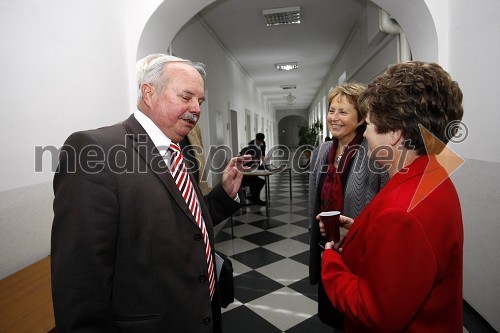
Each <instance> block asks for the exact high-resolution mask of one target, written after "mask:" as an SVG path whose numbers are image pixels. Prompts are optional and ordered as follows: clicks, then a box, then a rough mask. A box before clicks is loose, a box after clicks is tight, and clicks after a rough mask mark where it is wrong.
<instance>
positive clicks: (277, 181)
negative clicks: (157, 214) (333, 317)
mask: <svg viewBox="0 0 500 333" xmlns="http://www.w3.org/2000/svg"><path fill="white" fill-rule="evenodd" d="M269 181H270V193H271V199H270V209H269V218H267V217H266V208H265V206H248V207H245V208H243V209H242V211H241V212H240V213H237V214H236V215H235V216H234V218H233V221H234V222H233V225H234V228H233V233H234V238H233V239H231V224H230V222H229V221H228V222H227V223H226V225H225V226H224V229H222V230H221V231H220V232H219V233H218V235H217V237H216V249H217V250H218V251H220V252H222V253H224V254H225V255H227V256H229V257H230V259H231V261H232V263H233V268H234V284H235V286H234V288H235V291H234V293H235V302H234V303H233V304H231V305H229V306H228V307H227V308H226V309H223V314H222V320H223V325H224V331H225V332H229V333H231V332H238V333H244V332H265V333H267V332H269V333H271V332H315V333H316V332H317V333H321V332H331V329H329V327H328V326H326V325H324V324H322V323H321V322H320V321H319V319H317V317H316V316H315V314H316V310H317V303H316V299H317V297H316V288H317V287H316V286H311V285H310V284H309V277H308V261H309V232H308V231H307V224H308V221H307V214H308V203H307V190H308V185H307V184H308V174H307V173H302V174H299V173H293V172H292V183H291V184H292V196H293V198H292V200H290V191H289V186H290V185H289V176H288V172H283V173H280V174H276V175H272V176H270V178H269ZM263 196H264V191H262V193H261V198H262V199H264V197H263Z"/></svg>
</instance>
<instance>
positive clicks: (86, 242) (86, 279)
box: [51, 133, 118, 332]
mask: <svg viewBox="0 0 500 333" xmlns="http://www.w3.org/2000/svg"><path fill="white" fill-rule="evenodd" d="M104 161H105V153H104V150H103V149H102V148H101V146H100V145H99V143H98V142H97V140H94V139H92V138H91V137H90V136H89V135H86V134H82V133H77V134H73V135H72V136H70V137H69V138H68V140H67V141H66V143H65V145H64V146H63V148H62V149H61V153H60V164H59V168H58V171H57V173H56V175H55V176H54V194H55V198H54V205H53V206H54V207H53V208H54V221H53V226H52V238H51V272H52V295H53V304H54V314H55V320H56V327H57V332H114V331H116V329H115V327H114V324H113V315H112V309H111V304H110V300H111V292H112V277H113V269H114V259H115V242H116V237H117V229H118V207H117V205H118V203H117V197H116V195H115V185H114V183H113V179H114V178H113V177H112V176H111V174H110V172H109V171H108V169H107V166H106V163H105V162H104Z"/></svg>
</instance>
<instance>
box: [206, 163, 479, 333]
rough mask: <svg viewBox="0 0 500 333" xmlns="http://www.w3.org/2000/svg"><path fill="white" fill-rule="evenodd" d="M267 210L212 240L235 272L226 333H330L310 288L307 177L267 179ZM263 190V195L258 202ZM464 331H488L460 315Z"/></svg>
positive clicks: (247, 214) (248, 212) (249, 210)
mask: <svg viewBox="0 0 500 333" xmlns="http://www.w3.org/2000/svg"><path fill="white" fill-rule="evenodd" d="M269 180H270V192H271V200H270V209H269V216H270V217H269V218H267V217H266V209H265V206H249V207H245V208H243V209H242V211H241V212H239V213H237V214H235V216H234V218H233V221H234V222H233V234H234V238H232V237H231V224H230V222H229V221H228V222H227V223H226V224H225V225H224V226H223V229H222V230H221V231H220V232H219V233H218V234H217V236H216V249H217V250H218V251H220V252H222V253H224V254H225V255H227V256H229V257H230V259H231V261H232V263H233V268H234V289H235V290H234V294H235V301H234V303H232V304H231V305H229V306H228V307H227V308H226V309H222V322H223V328H224V332H225V333H236V332H237V333H246V332H249V333H250V332H251V333H254V332H261V333H274V332H277V333H279V332H286V333H295V332H304V333H305V332H307V333H309V332H314V333H323V332H330V333H331V332H332V329H331V328H330V327H329V326H326V325H324V324H323V323H322V322H321V321H320V320H319V319H318V318H317V317H316V313H317V292H316V288H317V286H316V285H315V286H311V285H310V284H309V277H308V261H309V233H308V231H307V224H308V221H307V214H308V203H307V193H308V174H307V173H302V174H299V173H294V172H292V182H291V184H292V200H290V192H289V178H288V172H283V173H280V174H276V175H272V176H271V177H270V178H269ZM263 196H264V191H262V195H261V197H262V199H264V198H263ZM464 322H465V326H467V327H468V328H469V330H467V329H466V328H465V327H464V332H488V330H483V329H481V328H480V327H478V326H475V325H474V323H473V322H472V320H471V319H470V317H469V316H468V315H467V313H464Z"/></svg>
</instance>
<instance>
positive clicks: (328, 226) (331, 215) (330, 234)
mask: <svg viewBox="0 0 500 333" xmlns="http://www.w3.org/2000/svg"><path fill="white" fill-rule="evenodd" d="M319 216H321V221H322V222H323V224H324V225H325V231H326V239H327V241H329V242H331V241H334V242H338V241H340V223H339V218H340V212H339V211H338V210H331V211H328V212H321V213H320V214H319Z"/></svg>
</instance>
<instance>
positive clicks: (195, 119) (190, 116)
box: [179, 112, 198, 124]
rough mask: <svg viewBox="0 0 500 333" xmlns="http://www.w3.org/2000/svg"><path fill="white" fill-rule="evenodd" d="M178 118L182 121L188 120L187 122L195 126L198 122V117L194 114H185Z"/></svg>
mask: <svg viewBox="0 0 500 333" xmlns="http://www.w3.org/2000/svg"><path fill="white" fill-rule="evenodd" d="M179 118H180V119H184V120H188V121H190V122H193V123H195V124H196V122H198V116H197V115H195V114H194V113H189V112H186V113H184V114H182V115H181V116H180V117H179Z"/></svg>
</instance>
